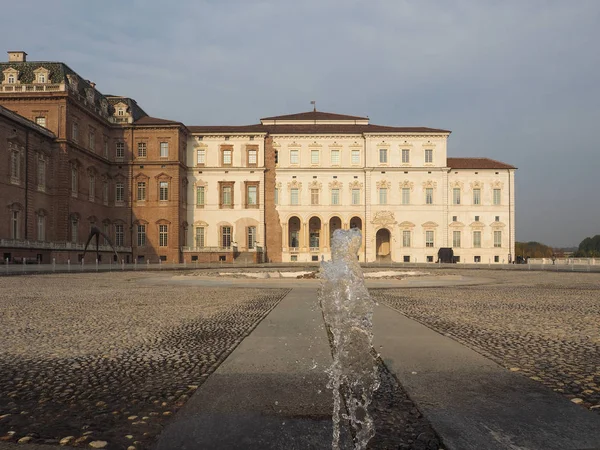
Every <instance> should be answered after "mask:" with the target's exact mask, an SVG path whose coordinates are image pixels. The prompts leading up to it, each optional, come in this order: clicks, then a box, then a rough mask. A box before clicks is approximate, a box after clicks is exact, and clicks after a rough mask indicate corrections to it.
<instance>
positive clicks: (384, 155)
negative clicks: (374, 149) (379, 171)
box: [379, 148, 388, 164]
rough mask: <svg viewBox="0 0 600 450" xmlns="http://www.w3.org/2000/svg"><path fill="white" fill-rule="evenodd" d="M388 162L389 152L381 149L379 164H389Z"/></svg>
mask: <svg viewBox="0 0 600 450" xmlns="http://www.w3.org/2000/svg"><path fill="white" fill-rule="evenodd" d="M387 162H388V151H387V149H386V148H380V149H379V164H387Z"/></svg>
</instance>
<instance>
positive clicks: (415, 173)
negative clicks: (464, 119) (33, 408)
mask: <svg viewBox="0 0 600 450" xmlns="http://www.w3.org/2000/svg"><path fill="white" fill-rule="evenodd" d="M0 71H2V84H1V85H0V106H1V107H0V157H2V158H3V159H4V160H5V161H9V162H10V164H9V165H8V166H7V168H6V169H5V170H6V174H5V175H6V176H5V177H2V178H0V199H2V201H3V202H4V204H5V208H6V209H5V212H6V214H3V215H2V216H4V217H5V220H2V221H0V247H1V249H0V251H2V252H3V256H4V259H7V258H8V259H9V260H11V261H12V260H14V261H19V259H20V260H22V258H31V259H38V260H41V261H42V262H44V263H48V262H51V260H52V259H54V260H56V261H57V262H64V261H66V260H67V259H68V260H71V261H78V260H79V259H80V258H81V256H82V253H83V247H84V245H85V241H86V239H87V236H88V234H89V230H90V228H91V227H92V226H96V227H98V228H99V229H101V230H103V231H104V232H105V233H106V234H107V235H108V236H109V237H110V239H111V241H112V242H113V244H114V245H115V247H116V249H117V251H118V253H119V255H121V257H122V258H123V259H124V260H125V261H126V262H132V261H137V262H140V263H141V262H146V261H152V262H156V261H158V260H159V259H160V260H163V261H167V262H181V261H187V262H193V261H199V262H210V261H226V262H233V261H238V262H239V261H244V262H256V261H270V262H282V261H283V262H294V261H298V262H308V261H319V260H321V259H322V258H325V259H329V257H330V241H331V235H332V233H333V231H334V230H336V229H338V228H351V227H357V228H360V229H361V230H362V234H363V245H362V247H361V249H360V252H359V260H360V261H364V262H371V261H389V262H435V261H437V255H438V250H439V249H440V248H446V247H451V248H452V249H453V251H454V255H455V256H456V257H457V258H458V261H459V262H486V263H488V262H489V263H494V262H495V263H503V262H504V263H507V262H510V261H511V260H512V258H513V255H514V245H515V231H514V230H515V213H514V201H515V194H514V175H515V170H516V168H515V167H513V166H511V165H509V164H505V163H502V162H499V161H495V160H492V159H488V158H457V157H448V155H447V142H448V137H449V135H450V131H447V130H443V129H435V128H422V127H391V126H380V125H374V124H371V123H370V121H369V119H368V118H367V117H358V116H348V115H342V114H333V113H326V112H321V111H316V110H313V111H309V112H304V113H299V114H290V115H282V116H274V117H266V118H263V119H261V120H260V123H257V124H255V125H245V126H230V125H227V126H193V125H184V124H182V123H179V122H176V121H170V120H165V119H159V118H155V117H151V116H148V115H147V114H146V113H145V112H144V110H143V109H142V108H141V107H140V106H139V105H138V104H137V103H136V102H135V101H134V100H133V99H130V98H127V97H120V96H114V95H103V94H101V93H100V92H99V91H98V90H97V89H96V87H95V84H94V83H93V82H91V81H88V80H85V79H83V78H82V77H81V76H79V75H78V74H77V73H75V72H74V71H73V70H71V69H70V68H69V67H68V66H67V65H65V64H63V63H58V62H40V61H37V62H30V61H27V60H26V54H25V53H24V52H9V61H8V62H5V63H0ZM101 250H102V256H103V257H105V258H112V256H111V254H112V250H111V249H110V246H108V245H106V243H103V246H102V247H101ZM88 258H89V259H90V261H93V259H94V258H95V252H91V253H89V256H86V259H88Z"/></svg>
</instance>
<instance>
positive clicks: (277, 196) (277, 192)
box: [274, 188, 279, 205]
mask: <svg viewBox="0 0 600 450" xmlns="http://www.w3.org/2000/svg"><path fill="white" fill-rule="evenodd" d="M274 194H275V195H274V197H275V201H274V203H275V204H276V205H279V189H278V188H275V193H274Z"/></svg>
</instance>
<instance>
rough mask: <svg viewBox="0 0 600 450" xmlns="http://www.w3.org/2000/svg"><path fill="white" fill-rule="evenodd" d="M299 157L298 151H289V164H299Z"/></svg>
mask: <svg viewBox="0 0 600 450" xmlns="http://www.w3.org/2000/svg"><path fill="white" fill-rule="evenodd" d="M299 163H300V157H299V154H298V150H295V149H294V150H290V164H299Z"/></svg>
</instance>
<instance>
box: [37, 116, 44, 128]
mask: <svg viewBox="0 0 600 450" xmlns="http://www.w3.org/2000/svg"><path fill="white" fill-rule="evenodd" d="M35 123H37V124H38V125H39V126H40V127H44V128H46V118H45V117H36V118H35Z"/></svg>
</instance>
